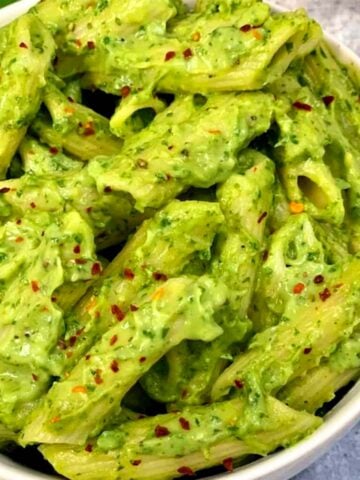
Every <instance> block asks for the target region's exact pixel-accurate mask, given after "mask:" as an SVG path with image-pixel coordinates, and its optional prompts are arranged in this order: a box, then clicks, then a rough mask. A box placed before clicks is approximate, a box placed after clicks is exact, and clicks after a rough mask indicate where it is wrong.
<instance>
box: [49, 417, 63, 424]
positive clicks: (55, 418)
mask: <svg viewBox="0 0 360 480" xmlns="http://www.w3.org/2000/svg"><path fill="white" fill-rule="evenodd" d="M60 420H61V418H60V417H59V416H56V417H53V418H52V419H51V420H50V423H58V422H60Z"/></svg>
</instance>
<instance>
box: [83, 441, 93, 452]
mask: <svg viewBox="0 0 360 480" xmlns="http://www.w3.org/2000/svg"><path fill="white" fill-rule="evenodd" d="M92 451H93V446H92V445H91V443H88V444H87V445H86V447H85V452H89V453H91V452H92Z"/></svg>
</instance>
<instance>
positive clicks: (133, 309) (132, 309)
mask: <svg viewBox="0 0 360 480" xmlns="http://www.w3.org/2000/svg"><path fill="white" fill-rule="evenodd" d="M138 310H139V307H138V306H136V305H133V304H131V305H130V311H131V312H137V311H138Z"/></svg>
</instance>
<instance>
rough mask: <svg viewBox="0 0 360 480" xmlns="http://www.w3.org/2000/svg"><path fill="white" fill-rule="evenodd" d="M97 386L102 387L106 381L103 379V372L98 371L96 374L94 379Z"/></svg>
mask: <svg viewBox="0 0 360 480" xmlns="http://www.w3.org/2000/svg"><path fill="white" fill-rule="evenodd" d="M94 380H95V383H96V385H101V384H102V383H104V380H103V379H102V378H101V370H100V369H97V370H96V372H95V377H94Z"/></svg>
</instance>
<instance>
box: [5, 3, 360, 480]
mask: <svg viewBox="0 0 360 480" xmlns="http://www.w3.org/2000/svg"><path fill="white" fill-rule="evenodd" d="M38 1H39V0H20V1H18V2H16V3H14V4H11V5H8V6H6V7H4V8H2V9H0V28H1V27H2V26H4V25H5V24H6V23H9V22H10V21H12V20H13V19H15V18H16V17H18V16H20V15H22V14H24V13H26V12H27V11H28V10H29V9H30V8H31V7H32V6H34V5H35V4H36V3H38ZM185 3H188V4H189V5H191V4H193V3H194V1H193V0H185ZM267 3H269V5H270V6H271V7H272V8H273V10H274V11H278V12H283V11H287V10H288V9H287V8H284V7H283V6H281V5H279V4H277V3H275V2H267ZM325 40H326V42H327V43H328V45H329V46H330V48H331V50H332V51H333V53H334V54H335V56H336V57H337V58H338V59H339V60H340V61H341V63H343V64H344V65H346V66H347V67H348V68H350V69H355V71H358V72H360V57H359V56H357V55H356V54H355V53H354V52H353V51H352V50H351V49H350V48H348V47H347V46H345V45H344V44H343V43H342V42H340V41H339V40H337V39H336V38H335V37H334V36H332V35H329V34H327V33H326V31H325ZM358 420H360V380H359V381H358V382H357V383H356V384H355V385H354V387H353V388H352V389H351V390H350V391H349V392H348V393H347V394H346V395H345V396H344V398H343V399H342V400H341V401H340V402H339V403H338V404H337V405H336V406H335V407H334V408H333V409H332V410H331V411H330V412H329V413H328V414H327V415H326V416H325V422H324V423H323V425H321V426H320V427H319V428H318V429H317V430H316V431H315V432H314V433H313V434H311V435H310V436H309V437H307V438H305V439H303V440H302V441H300V442H299V443H297V444H296V445H294V446H292V447H289V448H286V449H284V450H281V451H279V452H276V453H273V454H271V455H268V456H266V457H264V458H261V459H259V460H256V461H254V462H252V463H250V464H248V465H244V466H242V467H240V468H237V469H235V470H234V472H232V473H231V478H232V479H233V480H263V479H264V478H267V479H268V480H286V479H288V478H289V477H290V476H292V475H296V474H297V473H299V472H300V471H302V470H304V469H305V468H307V467H308V466H310V465H311V464H312V463H313V462H314V461H315V460H317V459H318V458H319V457H320V456H321V455H322V454H324V453H325V451H326V450H328V449H329V448H330V447H331V445H333V444H334V443H335V442H336V441H337V440H339V439H340V438H341V437H342V436H344V435H345V434H346V433H347V432H348V431H349V430H350V429H351V428H352V427H354V426H355V425H356V424H357V421H358ZM59 478H61V477H59V476H53V475H47V474H44V473H41V472H38V471H36V470H32V469H30V468H28V467H24V466H22V465H19V464H17V463H16V462H14V461H13V460H11V459H10V458H8V457H6V456H5V455H2V454H0V480H41V479H42V480H55V479H59ZM225 478H227V479H228V478H229V473H219V474H216V475H212V476H211V477H207V479H208V480H210V479H211V480H223V479H225ZM204 480H206V479H204Z"/></svg>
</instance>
